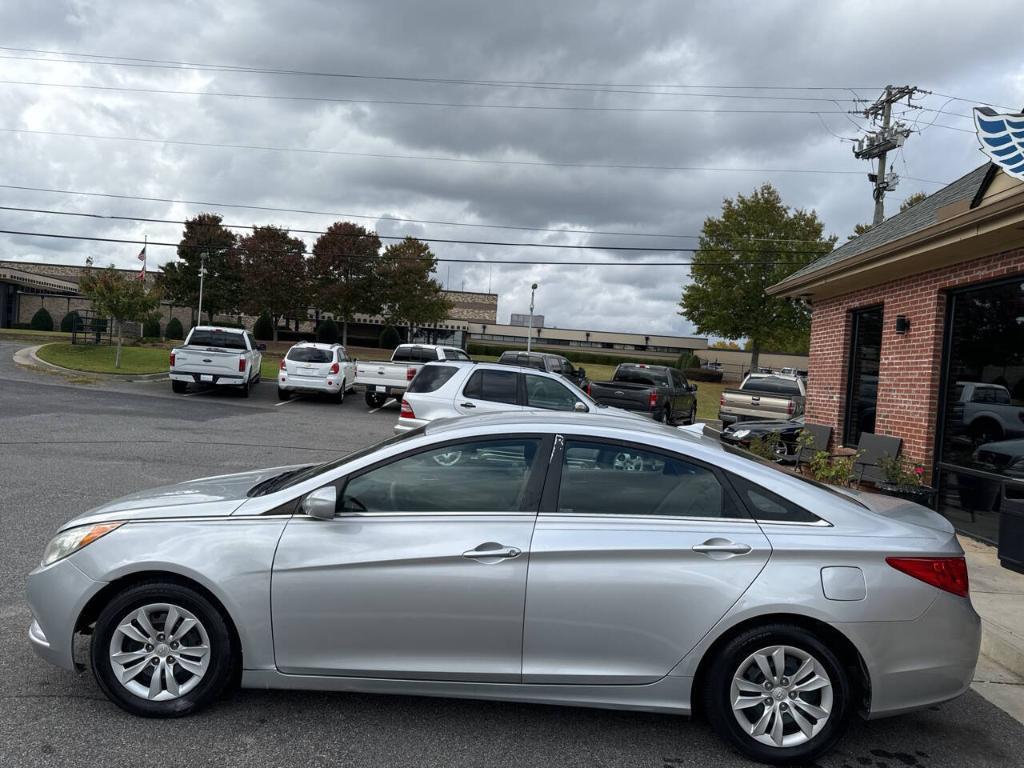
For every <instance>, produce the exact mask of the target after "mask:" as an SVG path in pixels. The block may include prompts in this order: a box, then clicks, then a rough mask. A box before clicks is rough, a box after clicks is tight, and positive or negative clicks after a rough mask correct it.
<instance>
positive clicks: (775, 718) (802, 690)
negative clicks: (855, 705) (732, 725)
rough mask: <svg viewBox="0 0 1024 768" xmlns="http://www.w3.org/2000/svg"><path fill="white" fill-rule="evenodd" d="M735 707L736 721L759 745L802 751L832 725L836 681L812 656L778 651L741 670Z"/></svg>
mask: <svg viewBox="0 0 1024 768" xmlns="http://www.w3.org/2000/svg"><path fill="white" fill-rule="evenodd" d="M729 702H730V705H731V707H732V713H733V716H734V717H735V718H736V721H737V722H738V723H739V724H740V727H741V728H742V729H743V731H744V732H745V733H746V734H747V735H749V736H750V737H751V738H753V739H754V740H755V741H757V742H759V743H761V744H764V745H766V746H769V747H796V746H799V745H801V744H805V743H807V742H808V741H810V740H811V739H813V738H814V737H815V736H817V735H818V734H819V733H820V732H821V731H822V729H823V728H824V727H825V725H826V724H827V723H828V721H829V718H830V717H831V714H832V705H833V686H832V680H831V679H830V678H829V676H828V673H827V672H826V671H825V667H824V666H823V665H822V664H821V662H820V661H819V660H818V659H816V658H814V656H812V655H811V654H809V653H807V651H804V650H802V649H800V648H796V647H793V646H789V645H772V646H768V647H766V648H762V649H760V650H758V651H755V652H754V653H752V654H750V655H749V656H748V657H747V658H746V659H744V660H743V662H742V663H741V664H740V665H739V668H738V669H737V670H736V673H735V675H734V676H733V679H732V686H731V689H730V691H729Z"/></svg>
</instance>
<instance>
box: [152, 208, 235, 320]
mask: <svg viewBox="0 0 1024 768" xmlns="http://www.w3.org/2000/svg"><path fill="white" fill-rule="evenodd" d="M221 221H222V219H221V217H220V216H218V215H217V214H215V213H200V214H199V215H197V216H193V217H192V218H191V219H188V220H186V221H185V229H184V231H183V232H182V235H181V241H180V242H179V243H178V261H173V262H170V263H169V264H164V265H163V266H162V267H160V272H159V273H157V286H159V288H160V290H161V291H162V293H163V295H164V296H165V297H166V298H167V300H168V301H171V302H172V303H174V304H181V305H183V306H186V307H192V308H193V315H192V316H193V318H194V319H196V318H195V312H196V311H197V308H198V306H199V267H200V264H201V262H202V261H203V255H204V254H205V255H206V277H205V278H204V280H203V310H204V311H205V312H206V315H207V318H208V320H209V322H211V323H212V322H213V316H214V315H215V314H218V313H223V312H231V311H234V310H236V309H238V307H239V304H240V303H241V298H242V268H241V261H240V260H239V257H238V252H237V249H236V245H237V241H238V238H237V237H236V235H235V233H234V232H232V231H231V230H229V229H226V228H225V227H224V226H223V225H222V224H221ZM198 320H199V322H202V319H201V318H198Z"/></svg>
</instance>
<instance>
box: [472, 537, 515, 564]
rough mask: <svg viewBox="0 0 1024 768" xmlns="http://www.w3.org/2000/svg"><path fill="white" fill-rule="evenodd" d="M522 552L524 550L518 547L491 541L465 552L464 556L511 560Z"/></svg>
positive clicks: (474, 558)
mask: <svg viewBox="0 0 1024 768" xmlns="http://www.w3.org/2000/svg"><path fill="white" fill-rule="evenodd" d="M522 553H523V551H522V550H521V549H519V548H518V547H506V546H503V545H501V544H496V543H494V542H490V541H489V542H487V543H486V544H481V545H480V546H478V547H477V548H476V549H470V550H467V551H465V552H463V553H462V556H463V557H465V558H468V559H470V560H491V559H494V560H511V559H513V558H516V557H519V556H520V555H521V554H522Z"/></svg>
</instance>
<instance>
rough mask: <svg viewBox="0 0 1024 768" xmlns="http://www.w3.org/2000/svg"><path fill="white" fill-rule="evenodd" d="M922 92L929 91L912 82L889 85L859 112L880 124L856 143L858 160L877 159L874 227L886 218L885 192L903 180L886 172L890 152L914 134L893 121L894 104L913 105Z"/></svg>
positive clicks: (871, 177) (873, 176)
mask: <svg viewBox="0 0 1024 768" xmlns="http://www.w3.org/2000/svg"><path fill="white" fill-rule="evenodd" d="M919 93H922V94H923V93H927V91H922V90H921V89H920V88H917V87H915V86H913V85H887V86H886V87H885V93H883V94H882V95H881V96H879V97H878V98H877V99H876V100H875V102H874V103H873V104H871V105H869V106H868V107H867V108H865V109H864V111H863V112H861V113H860V114H862V115H864V117H866V118H867V119H868V120H870V121H871V122H872V123H874V124H875V125H877V126H878V130H876V131H874V132H873V133H868V134H867V135H866V136H864V137H862V138H860V139H858V140H857V141H856V142H855V143H854V146H853V155H854V157H856V158H857V159H858V160H875V159H877V160H878V165H877V169H876V171H875V173H869V174H868V181H870V182H871V183H872V184H873V185H874V187H873V188H872V191H871V196H872V197H873V198H874V200H875V215H874V218H873V219H872V221H871V226H873V227H874V226H878V225H879V224H881V223H882V220H883V219H885V193H886V192H891V191H892V190H894V189H896V185H897V184H899V182H900V177H899V176H897V175H896V174H895V173H894V172H893V170H892V169H891V168H890V169H889V172H888V173H886V171H885V162H886V160H887V158H888V154H889V152H892V151H893V150H896V149H899V148H900V147H902V146H903V143H904V142H905V141H906V140H907V137H908V136H910V133H911V131H910V128H908V127H907V125H906V124H905V123H902V122H900V121H899V120H897V121H896V123H895V124H893V122H892V105H893V104H895V103H896V102H898V101H902V100H903V99H907V105H908V106H911V107H912V106H913V105H912V104H910V100H911V99H913V98H914V96H915V95H917V94H919ZM879 123H881V124H880V125H879Z"/></svg>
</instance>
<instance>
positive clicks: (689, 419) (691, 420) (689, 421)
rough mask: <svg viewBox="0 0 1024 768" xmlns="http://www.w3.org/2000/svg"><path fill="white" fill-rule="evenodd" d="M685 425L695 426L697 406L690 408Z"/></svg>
mask: <svg viewBox="0 0 1024 768" xmlns="http://www.w3.org/2000/svg"><path fill="white" fill-rule="evenodd" d="M686 423H687V424H696V423H697V406H696V405H694V406H692V407H691V408H690V415H689V416H688V417H687V419H686Z"/></svg>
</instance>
